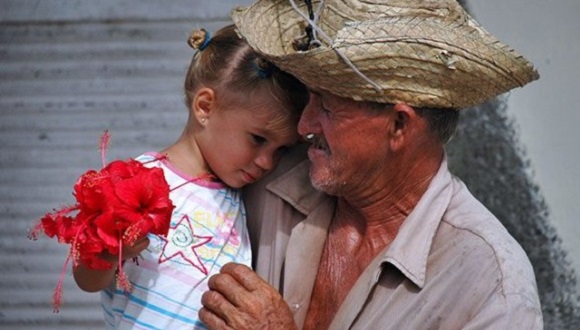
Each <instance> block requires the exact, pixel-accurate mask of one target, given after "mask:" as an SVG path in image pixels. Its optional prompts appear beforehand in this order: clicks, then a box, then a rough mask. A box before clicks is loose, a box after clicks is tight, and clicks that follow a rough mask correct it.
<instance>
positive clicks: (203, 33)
mask: <svg viewBox="0 0 580 330" xmlns="http://www.w3.org/2000/svg"><path fill="white" fill-rule="evenodd" d="M210 40H211V35H210V33H209V32H207V30H206V29H199V30H193V31H192V32H191V34H190V35H189V38H188V39H187V43H188V44H189V47H191V48H193V49H196V50H199V51H202V50H204V49H205V48H206V47H207V45H209V42H210Z"/></svg>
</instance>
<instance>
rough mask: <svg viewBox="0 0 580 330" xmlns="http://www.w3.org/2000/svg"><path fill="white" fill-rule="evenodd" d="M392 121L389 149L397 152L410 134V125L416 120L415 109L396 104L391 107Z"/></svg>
mask: <svg viewBox="0 0 580 330" xmlns="http://www.w3.org/2000/svg"><path fill="white" fill-rule="evenodd" d="M392 111H393V117H392V119H393V121H392V125H391V126H390V127H391V129H390V137H391V139H390V141H391V147H392V148H393V149H394V150H398V149H400V148H402V147H403V145H404V144H405V142H406V140H407V138H408V136H409V134H410V133H411V132H412V124H413V122H415V121H416V119H417V113H416V112H415V109H413V107H411V106H410V105H407V104H404V103H398V104H395V105H394V106H393V110H392Z"/></svg>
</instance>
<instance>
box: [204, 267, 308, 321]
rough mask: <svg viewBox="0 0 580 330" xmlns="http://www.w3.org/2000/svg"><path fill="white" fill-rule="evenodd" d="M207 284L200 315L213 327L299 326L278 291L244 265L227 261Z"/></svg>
mask: <svg viewBox="0 0 580 330" xmlns="http://www.w3.org/2000/svg"><path fill="white" fill-rule="evenodd" d="M208 286H209V290H208V291H206V292H205V293H204V294H203V296H202V298H201V303H202V304H203V308H202V309H201V310H200V311H199V318H200V319H201V321H202V322H203V323H205V324H206V325H207V327H208V328H209V329H211V330H221V329H289V330H290V329H297V328H296V325H295V324H294V319H293V318H292V313H291V311H290V308H289V307H288V305H287V304H286V302H285V301H284V299H283V298H282V296H281V295H280V294H279V293H278V291H276V290H275V289H274V288H273V287H271V286H270V285H268V283H266V282H265V281H264V280H262V279H261V278H260V277H259V276H258V275H257V274H256V273H254V272H253V271H252V270H251V269H250V268H248V267H247V266H245V265H241V264H236V263H229V264H226V265H224V266H223V267H222V269H221V271H220V273H219V274H216V275H213V276H212V277H210V279H209V281H208Z"/></svg>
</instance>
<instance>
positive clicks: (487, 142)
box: [447, 99, 580, 329]
mask: <svg viewBox="0 0 580 330" xmlns="http://www.w3.org/2000/svg"><path fill="white" fill-rule="evenodd" d="M506 108H507V107H506V104H505V100H503V99H496V100H494V101H491V102H488V103H485V104H483V105H481V106H478V107H474V108H472V109H468V110H465V111H463V112H462V117H461V121H460V123H459V127H458V130H457V133H456V136H455V137H454V138H453V139H452V141H451V142H450V143H449V144H448V146H447V152H448V155H449V165H450V168H451V172H452V173H454V174H455V175H457V176H458V177H460V178H461V179H462V180H463V181H464V182H465V184H466V185H467V186H468V187H469V190H470V191H471V192H472V193H473V194H474V195H475V197H477V198H478V199H479V200H480V201H481V202H482V203H483V204H484V205H485V206H487V207H488V208H489V209H490V210H491V212H493V213H494V214H495V216H496V217H497V218H498V219H499V220H500V221H502V223H503V224H504V225H505V227H506V228H507V230H508V231H509V232H510V233H511V234H512V236H514V237H515V239H516V240H517V241H518V242H519V243H520V244H521V245H522V247H523V248H524V250H525V251H526V253H527V254H528V256H529V257H530V260H531V262H532V265H533V267H534V271H535V274H536V280H537V283H538V290H539V292H540V300H541V303H542V309H543V314H544V324H545V328H546V329H576V328H577V327H578V325H580V294H579V293H578V287H577V283H576V274H575V273H574V270H573V268H572V266H571V265H570V263H569V261H568V259H567V254H566V251H565V250H563V248H562V246H561V240H560V238H559V237H558V235H557V233H556V230H555V228H554V227H553V226H552V225H551V224H550V221H549V210H548V206H547V205H546V203H545V201H544V197H543V196H542V194H541V191H540V189H539V188H538V186H537V185H536V184H535V183H534V182H533V181H532V179H531V167H530V163H529V161H528V160H527V158H526V156H525V152H524V150H523V148H522V147H521V145H520V143H519V141H518V139H517V137H516V129H515V125H514V123H513V122H512V121H511V120H510V119H509V117H508V116H507V113H506Z"/></svg>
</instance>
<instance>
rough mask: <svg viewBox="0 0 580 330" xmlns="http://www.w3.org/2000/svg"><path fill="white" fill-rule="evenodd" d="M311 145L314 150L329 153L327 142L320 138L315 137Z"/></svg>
mask: <svg viewBox="0 0 580 330" xmlns="http://www.w3.org/2000/svg"><path fill="white" fill-rule="evenodd" d="M310 144H311V146H312V148H314V149H318V150H323V151H328V144H326V141H325V140H324V139H322V138H320V137H319V136H316V135H314V136H313V137H312V139H310Z"/></svg>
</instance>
